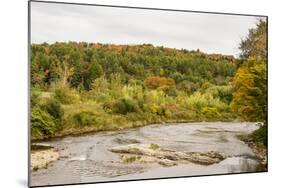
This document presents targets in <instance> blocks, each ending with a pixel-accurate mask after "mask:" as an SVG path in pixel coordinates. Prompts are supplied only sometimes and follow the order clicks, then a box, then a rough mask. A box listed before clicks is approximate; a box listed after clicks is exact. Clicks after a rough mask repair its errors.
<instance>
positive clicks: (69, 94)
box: [54, 86, 80, 104]
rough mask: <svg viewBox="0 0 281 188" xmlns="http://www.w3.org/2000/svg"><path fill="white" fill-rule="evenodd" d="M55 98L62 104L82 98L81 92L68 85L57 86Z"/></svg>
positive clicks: (71, 102)
mask: <svg viewBox="0 0 281 188" xmlns="http://www.w3.org/2000/svg"><path fill="white" fill-rule="evenodd" d="M54 98H55V99H56V100H58V101H59V102H61V103H62V104H73V103H76V102H78V101H79V100H80V96H79V94H78V93H77V92H76V91H75V90H74V89H70V88H68V87H67V86H61V87H56V88H55V91H54Z"/></svg>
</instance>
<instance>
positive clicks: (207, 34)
mask: <svg viewBox="0 0 281 188" xmlns="http://www.w3.org/2000/svg"><path fill="white" fill-rule="evenodd" d="M256 21H257V17H254V16H239V15H222V14H206V13H194V12H178V11H159V10H143V9H131V8H130V9H129V8H113V7H100V6H83V5H70V4H54V3H40V2H32V3H31V42H32V43H42V42H48V43H53V42H56V41H60V42H61V41H86V42H100V43H115V44H142V43H151V44H154V45H157V46H161V45H163V46H165V47H171V48H185V49H188V50H192V49H200V50H201V51H204V52H207V53H222V54H231V55H237V54H238V53H239V50H238V45H239V42H240V40H241V38H244V37H245V36H246V35H247V32H248V29H249V28H252V27H254V26H255V23H256Z"/></svg>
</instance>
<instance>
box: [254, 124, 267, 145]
mask: <svg viewBox="0 0 281 188" xmlns="http://www.w3.org/2000/svg"><path fill="white" fill-rule="evenodd" d="M250 137H251V138H252V139H253V141H254V142H255V143H259V144H263V145H264V146H267V126H266V125H261V126H260V128H259V129H257V130H255V131H254V132H253V133H252V134H251V135H250Z"/></svg>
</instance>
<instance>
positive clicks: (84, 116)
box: [73, 111, 96, 126]
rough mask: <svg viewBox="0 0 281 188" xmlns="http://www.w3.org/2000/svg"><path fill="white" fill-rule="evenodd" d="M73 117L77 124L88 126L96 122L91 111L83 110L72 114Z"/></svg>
mask: <svg viewBox="0 0 281 188" xmlns="http://www.w3.org/2000/svg"><path fill="white" fill-rule="evenodd" d="M73 119H74V122H75V124H76V125H78V126H90V125H94V124H95V123H96V117H95V114H94V113H93V112H89V111H84V112H78V113H76V114H74V115H73Z"/></svg>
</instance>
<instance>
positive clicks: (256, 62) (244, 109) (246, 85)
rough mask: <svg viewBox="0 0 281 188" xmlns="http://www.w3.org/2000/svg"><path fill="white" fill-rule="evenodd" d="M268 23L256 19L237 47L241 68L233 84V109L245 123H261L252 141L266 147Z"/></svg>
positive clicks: (252, 136)
mask: <svg viewBox="0 0 281 188" xmlns="http://www.w3.org/2000/svg"><path fill="white" fill-rule="evenodd" d="M266 44H267V23H266V21H264V20H259V22H258V23H257V25H256V28H253V29H250V30H249V34H248V36H247V38H246V39H245V40H243V41H242V42H241V44H240V49H241V51H242V52H241V58H242V65H241V66H240V68H239V69H238V70H237V72H236V74H235V77H234V78H233V81H232V86H233V89H234V90H233V101H232V107H233V109H234V110H235V111H236V112H238V114H239V115H240V117H242V118H243V119H244V120H248V121H260V122H263V126H261V127H260V128H259V129H258V130H257V131H255V132H254V133H253V134H251V136H250V137H251V138H252V139H253V140H254V141H255V142H257V143H262V144H263V145H264V146H265V147H267V97H268V96H267V70H266V67H267V65H266V63H267V46H266Z"/></svg>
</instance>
